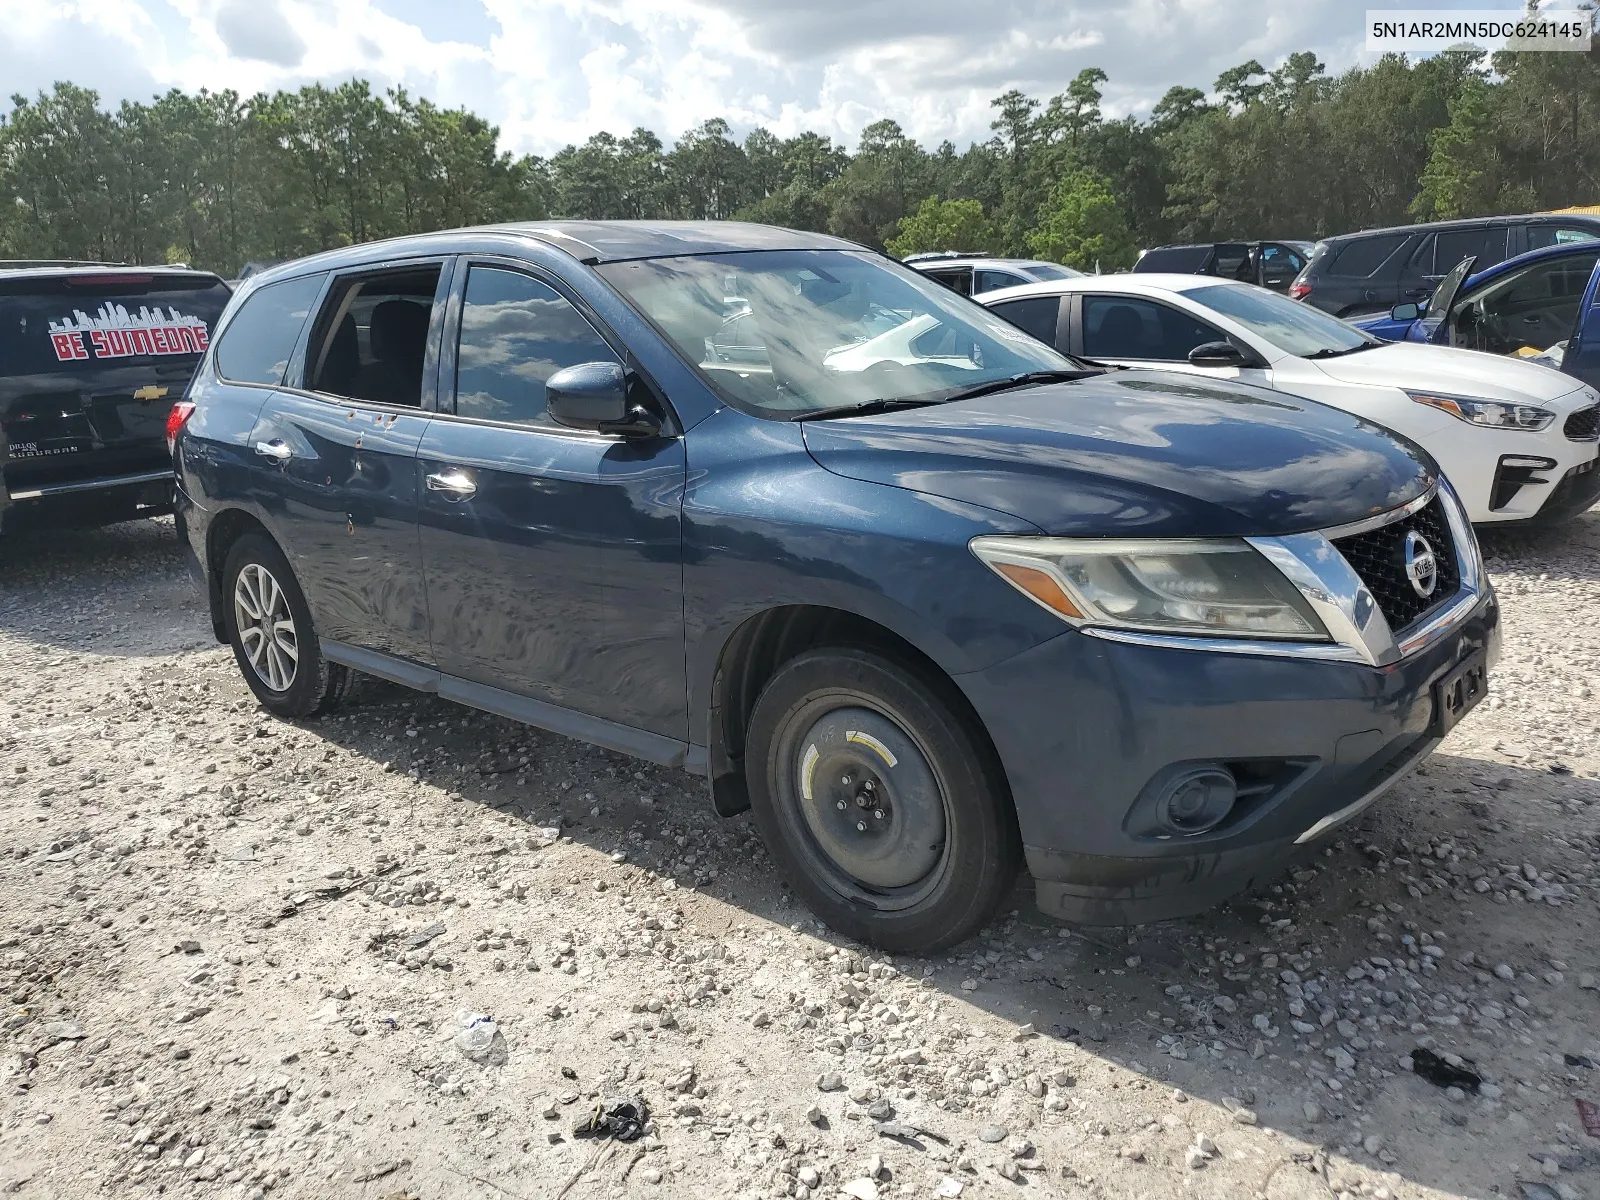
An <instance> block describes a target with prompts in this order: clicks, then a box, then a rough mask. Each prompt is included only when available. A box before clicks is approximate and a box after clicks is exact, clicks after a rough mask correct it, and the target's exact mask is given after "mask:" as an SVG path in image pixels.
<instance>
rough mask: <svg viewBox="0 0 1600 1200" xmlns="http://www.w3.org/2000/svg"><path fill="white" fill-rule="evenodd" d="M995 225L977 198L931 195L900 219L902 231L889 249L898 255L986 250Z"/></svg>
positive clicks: (890, 244)
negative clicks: (944, 197) (940, 251)
mask: <svg viewBox="0 0 1600 1200" xmlns="http://www.w3.org/2000/svg"><path fill="white" fill-rule="evenodd" d="M993 238H994V229H993V227H992V226H991V225H990V224H989V221H988V220H987V219H986V218H985V217H984V215H983V205H981V204H979V203H978V202H977V201H976V200H941V199H939V197H937V196H929V197H928V198H927V199H926V200H924V201H923V202H922V203H921V204H919V205H917V211H916V212H914V213H912V214H911V215H910V216H908V217H902V218H901V220H900V232H899V233H897V234H896V235H895V236H894V237H892V238H890V239H889V241H888V243H887V249H888V251H889V253H890V254H892V255H894V256H895V257H896V258H904V257H905V256H906V255H908V254H921V253H925V252H926V251H929V250H965V251H971V252H974V253H987V252H988V249H989V246H990V243H991V242H992V241H993Z"/></svg>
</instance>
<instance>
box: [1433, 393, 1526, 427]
mask: <svg viewBox="0 0 1600 1200" xmlns="http://www.w3.org/2000/svg"><path fill="white" fill-rule="evenodd" d="M1406 395H1408V396H1410V397H1411V398H1412V399H1413V400H1415V401H1416V402H1417V403H1418V404H1426V405H1428V406H1429V407H1430V408H1438V409H1443V410H1444V411H1445V412H1447V413H1449V414H1450V415H1451V416H1452V417H1455V418H1457V419H1458V420H1462V421H1465V422H1466V423H1467V424H1468V425H1486V426H1488V427H1489V428H1491V429H1525V430H1527V431H1528V432H1530V433H1536V432H1538V431H1539V430H1541V429H1544V428H1545V427H1547V426H1548V425H1549V424H1550V422H1551V421H1554V420H1555V419H1556V415H1555V413H1553V412H1551V411H1550V410H1549V409H1548V408H1540V407H1538V406H1537V405H1534V404H1511V403H1508V402H1506V401H1504V400H1479V399H1476V398H1474V397H1472V396H1447V395H1445V394H1444V393H1442V392H1413V391H1407V392H1406Z"/></svg>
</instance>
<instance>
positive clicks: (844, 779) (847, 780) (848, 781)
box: [839, 775, 850, 787]
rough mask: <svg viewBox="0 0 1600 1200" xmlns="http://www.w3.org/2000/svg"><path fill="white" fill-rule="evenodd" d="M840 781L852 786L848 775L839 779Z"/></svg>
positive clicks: (846, 785)
mask: <svg viewBox="0 0 1600 1200" xmlns="http://www.w3.org/2000/svg"><path fill="white" fill-rule="evenodd" d="M839 782H840V783H842V784H844V785H845V787H849V786H850V776H848V775H846V776H845V777H844V778H843V779H841V780H839Z"/></svg>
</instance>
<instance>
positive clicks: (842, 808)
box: [839, 800, 844, 812]
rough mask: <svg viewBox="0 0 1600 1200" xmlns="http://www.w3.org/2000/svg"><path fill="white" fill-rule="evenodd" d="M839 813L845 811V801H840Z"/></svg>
mask: <svg viewBox="0 0 1600 1200" xmlns="http://www.w3.org/2000/svg"><path fill="white" fill-rule="evenodd" d="M839 811H840V812H843V811H844V801H843V800H841V801H839Z"/></svg>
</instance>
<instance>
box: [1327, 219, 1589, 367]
mask: <svg viewBox="0 0 1600 1200" xmlns="http://www.w3.org/2000/svg"><path fill="white" fill-rule="evenodd" d="M1475 262H1476V259H1474V258H1471V257H1468V258H1464V259H1462V260H1461V261H1460V262H1459V263H1457V264H1456V266H1455V269H1454V270H1452V271H1451V272H1450V273H1449V274H1447V275H1446V276H1445V277H1444V278H1443V279H1442V280H1440V282H1439V287H1438V290H1437V291H1435V292H1434V294H1433V296H1432V297H1431V298H1430V299H1429V300H1428V301H1427V302H1426V304H1425V305H1417V304H1397V305H1396V306H1395V307H1394V308H1392V309H1390V310H1389V312H1387V313H1385V314H1383V315H1382V316H1378V317H1369V318H1366V319H1365V320H1359V321H1355V322H1353V324H1354V325H1356V326H1357V327H1358V328H1360V329H1364V330H1366V331H1367V332H1368V333H1370V334H1372V335H1373V336H1374V337H1380V338H1383V339H1384V340H1385V341H1390V342H1432V343H1434V344H1436V345H1440V346H1461V347H1465V348H1466V349H1469V350H1482V351H1484V352H1486V353H1489V354H1511V355H1516V356H1518V357H1521V358H1529V359H1532V360H1533V361H1535V362H1542V363H1545V364H1547V365H1549V366H1552V367H1554V368H1556V369H1557V370H1558V371H1565V372H1566V373H1567V374H1568V375H1572V376H1575V377H1576V378H1578V379H1579V380H1580V381H1582V382H1583V383H1587V384H1589V385H1590V386H1591V387H1600V307H1597V304H1600V239H1591V240H1586V241H1580V242H1573V243H1568V244H1563V245H1556V246H1547V247H1545V248H1544V249H1543V250H1534V251H1531V252H1530V253H1528V254H1520V255H1518V256H1517V257H1516V258H1511V259H1507V260H1506V261H1505V262H1502V263H1496V264H1495V265H1494V266H1492V267H1489V268H1488V269H1486V270H1483V271H1479V272H1478V273H1477V274H1469V272H1471V270H1472V267H1473V264H1474V263H1475Z"/></svg>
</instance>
